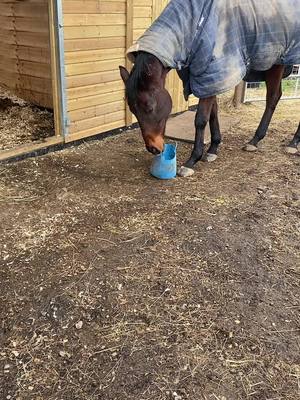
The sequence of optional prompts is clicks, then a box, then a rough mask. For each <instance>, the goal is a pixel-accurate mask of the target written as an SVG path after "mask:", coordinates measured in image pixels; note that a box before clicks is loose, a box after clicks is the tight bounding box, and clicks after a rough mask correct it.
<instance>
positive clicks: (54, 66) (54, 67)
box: [49, 0, 62, 136]
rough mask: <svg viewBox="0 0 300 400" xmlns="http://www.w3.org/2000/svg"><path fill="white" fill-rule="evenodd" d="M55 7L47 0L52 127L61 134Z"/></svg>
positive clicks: (52, 2)
mask: <svg viewBox="0 0 300 400" xmlns="http://www.w3.org/2000/svg"><path fill="white" fill-rule="evenodd" d="M54 18H55V8H54V0H50V1H49V29H50V57H51V79H52V95H53V111H54V127H55V135H56V136H61V135H62V132H61V126H62V121H61V109H60V104H61V102H60V97H59V93H60V90H59V88H58V82H59V79H58V63H57V46H56V27H55V23H54Z"/></svg>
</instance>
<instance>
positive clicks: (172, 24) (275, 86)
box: [120, 0, 300, 177]
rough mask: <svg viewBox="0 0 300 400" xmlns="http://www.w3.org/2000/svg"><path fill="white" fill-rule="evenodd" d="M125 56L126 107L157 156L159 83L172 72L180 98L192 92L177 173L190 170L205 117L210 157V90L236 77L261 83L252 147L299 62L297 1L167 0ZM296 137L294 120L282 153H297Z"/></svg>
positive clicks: (217, 135) (162, 116)
mask: <svg viewBox="0 0 300 400" xmlns="http://www.w3.org/2000/svg"><path fill="white" fill-rule="evenodd" d="M290 3H291V4H290ZM263 12H264V14H263V15H262V13H263ZM266 13H267V15H266ZM296 14H297V15H296ZM297 16H298V17H299V18H298V17H297ZM291 17H293V19H291ZM291 20H293V21H294V22H292V23H291ZM237 21H238V22H237ZM241 21H242V22H241ZM245 21H246V22H245ZM178 27H179V28H178ZM287 27H289V31H287ZM274 32H276V35H275V34H274ZM287 32H289V33H288V34H287ZM127 55H128V57H129V58H130V59H131V60H132V61H133V62H134V66H133V69H132V71H131V72H129V71H127V69H126V68H124V67H122V66H120V75H121V78H122V80H123V82H124V83H125V87H126V99H127V102H128V106H129V108H130V110H131V112H132V113H133V114H134V115H135V116H136V118H137V120H138V123H139V125H140V128H141V132H142V136H143V139H144V142H145V145H146V149H147V150H148V151H149V152H150V153H152V154H154V155H157V154H159V153H161V152H162V151H163V148H164V133H165V128H166V122H167V120H168V117H169V115H170V113H171V110H172V99H171V97H170V95H169V93H168V91H167V90H166V88H165V83H166V77H167V74H168V72H169V71H170V70H171V69H173V68H175V69H176V70H177V72H178V74H179V76H180V78H181V79H182V81H183V86H184V94H185V98H186V99H187V98H188V96H189V94H191V93H193V94H194V95H195V96H196V97H199V104H198V108H197V112H196V117H195V141H194V147H193V150H192V153H191V156H190V157H189V159H188V160H187V161H186V162H185V164H184V165H183V166H182V167H181V168H180V170H179V171H178V174H179V175H180V176H184V177H185V176H190V175H192V174H193V173H194V167H195V165H196V163H197V162H198V161H199V160H201V159H202V157H203V152H204V131H205V128H206V125H207V124H208V123H209V125H210V131H211V143H210V146H209V148H208V151H207V154H206V160H207V161H214V160H215V159H216V158H217V154H218V148H219V145H220V143H221V132H220V125H219V120H218V105H217V97H216V96H217V95H218V94H220V93H223V92H225V91H227V90H229V89H231V88H233V87H234V86H235V85H236V84H238V83H239V82H240V81H241V80H242V79H243V80H245V81H250V82H259V81H265V82H266V87H267V95H266V108H265V112H264V114H263V116H262V119H261V122H260V124H259V126H258V128H257V130H256V132H255V134H254V136H253V138H252V139H251V140H250V141H249V143H247V144H246V145H245V147H244V150H246V151H250V152H253V151H256V150H257V145H258V143H259V142H260V141H261V140H262V139H263V138H264V137H265V135H266V133H267V130H268V127H269V124H270V121H271V119H272V116H273V113H274V111H275V109H276V106H277V104H278V102H279V100H280V98H281V95H282V84H281V82H282V79H283V78H284V77H286V76H288V75H289V74H290V73H291V70H292V65H293V64H298V63H299V64H300V0H276V1H275V0H265V1H264V2H261V0H248V2H244V1H243V0H220V1H219V2H216V1H215V0H185V2H182V1H181V0H171V2H170V3H169V5H168V6H167V7H166V8H165V10H164V11H163V13H162V14H161V15H160V17H159V18H158V19H157V20H156V21H155V22H154V23H153V24H152V26H151V27H150V28H149V29H148V30H147V31H146V32H145V34H144V35H143V36H142V37H141V38H140V39H139V40H138V41H137V43H136V44H135V45H134V46H132V47H131V48H130V49H129V50H128V52H127ZM220 66H221V67H222V69H221V70H220ZM299 143H300V123H299V126H298V129H297V131H296V133H295V135H294V137H293V139H292V140H291V141H290V143H289V144H288V146H287V148H286V150H287V152H288V153H292V154H295V153H297V151H298V149H297V147H298V145H299Z"/></svg>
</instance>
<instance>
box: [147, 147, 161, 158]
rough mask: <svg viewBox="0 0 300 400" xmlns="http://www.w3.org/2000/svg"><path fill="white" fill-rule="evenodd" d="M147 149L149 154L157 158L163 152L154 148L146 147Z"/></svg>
mask: <svg viewBox="0 0 300 400" xmlns="http://www.w3.org/2000/svg"><path fill="white" fill-rule="evenodd" d="M146 149H147V150H148V151H149V153H151V154H154V155H155V156H158V155H159V154H160V153H161V150H159V149H157V148H156V147H154V146H146Z"/></svg>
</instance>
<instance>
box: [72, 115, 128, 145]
mask: <svg viewBox="0 0 300 400" xmlns="http://www.w3.org/2000/svg"><path fill="white" fill-rule="evenodd" d="M123 126H125V123H124V121H123V120H121V121H115V122H111V123H109V124H106V125H102V126H97V127H94V128H91V129H86V130H83V131H80V132H76V133H73V134H72V135H68V136H67V137H66V139H65V142H66V143H69V142H73V141H74V140H79V139H84V138H87V137H90V136H93V135H98V134H100V133H104V132H109V131H111V130H113V129H117V128H121V127H123Z"/></svg>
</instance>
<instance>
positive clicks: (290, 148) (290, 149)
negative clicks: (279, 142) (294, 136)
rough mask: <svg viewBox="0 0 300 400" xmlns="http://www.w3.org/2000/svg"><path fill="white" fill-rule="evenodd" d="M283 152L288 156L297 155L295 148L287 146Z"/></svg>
mask: <svg viewBox="0 0 300 400" xmlns="http://www.w3.org/2000/svg"><path fill="white" fill-rule="evenodd" d="M285 151H286V152H287V153H288V154H297V153H298V149H297V147H291V146H287V147H286V148H285Z"/></svg>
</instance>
